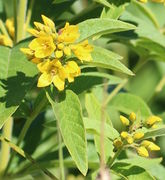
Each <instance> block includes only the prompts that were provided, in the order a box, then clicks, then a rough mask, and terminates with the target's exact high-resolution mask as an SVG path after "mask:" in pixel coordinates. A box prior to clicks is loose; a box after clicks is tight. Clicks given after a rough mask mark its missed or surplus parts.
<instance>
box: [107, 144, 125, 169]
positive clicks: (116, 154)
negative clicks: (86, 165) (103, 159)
mask: <svg viewBox="0 0 165 180" xmlns="http://www.w3.org/2000/svg"><path fill="white" fill-rule="evenodd" d="M122 149H123V147H121V148H119V149H118V150H117V151H116V153H115V154H114V156H113V157H112V158H111V159H110V160H109V161H108V163H107V165H108V167H109V168H111V167H112V165H113V163H114V162H115V160H116V158H117V157H118V156H119V154H120V153H121V151H122Z"/></svg>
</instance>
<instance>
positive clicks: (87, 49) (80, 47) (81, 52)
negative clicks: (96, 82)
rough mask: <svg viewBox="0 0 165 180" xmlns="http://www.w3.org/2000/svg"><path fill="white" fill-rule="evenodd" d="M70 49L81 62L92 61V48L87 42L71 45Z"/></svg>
mask: <svg viewBox="0 0 165 180" xmlns="http://www.w3.org/2000/svg"><path fill="white" fill-rule="evenodd" d="M71 49H72V51H73V53H74V54H75V55H76V57H77V58H78V59H80V60H81V61H91V60H92V56H91V52H92V51H93V47H92V46H91V45H89V44H88V40H85V41H83V42H82V43H79V44H76V45H71Z"/></svg>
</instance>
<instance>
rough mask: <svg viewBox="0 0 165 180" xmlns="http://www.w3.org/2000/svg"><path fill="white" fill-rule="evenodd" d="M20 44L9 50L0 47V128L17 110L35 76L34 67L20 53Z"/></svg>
mask: <svg viewBox="0 0 165 180" xmlns="http://www.w3.org/2000/svg"><path fill="white" fill-rule="evenodd" d="M26 46H27V43H26V42H22V43H20V44H18V45H16V46H15V47H14V48H12V49H10V48H7V47H3V46H0V52H1V53H0V128H1V127H2V126H3V124H4V123H5V120H7V118H8V117H10V116H11V115H12V114H13V113H14V112H15V110H16V109H17V108H18V106H19V104H20V102H21V101H22V99H23V98H24V96H25V94H26V92H27V91H28V89H29V88H30V87H31V86H32V84H33V83H34V80H35V78H34V76H35V75H36V74H37V69H36V67H35V65H33V64H32V63H31V62H29V61H28V60H27V58H26V56H25V55H24V54H23V53H22V52H21V51H20V48H21V47H26Z"/></svg>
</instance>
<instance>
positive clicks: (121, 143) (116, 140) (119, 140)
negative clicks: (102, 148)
mask: <svg viewBox="0 0 165 180" xmlns="http://www.w3.org/2000/svg"><path fill="white" fill-rule="evenodd" d="M113 145H114V146H115V147H116V148H117V149H118V148H120V147H121V146H122V145H123V142H122V141H121V139H115V140H114V141H113Z"/></svg>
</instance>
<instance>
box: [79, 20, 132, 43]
mask: <svg viewBox="0 0 165 180" xmlns="http://www.w3.org/2000/svg"><path fill="white" fill-rule="evenodd" d="M78 27H79V32H80V37H79V39H78V42H80V41H83V40H85V39H88V38H92V37H94V36H98V35H104V34H110V33H114V32H121V31H128V30H131V29H135V26H134V25H132V24H128V23H125V22H122V21H118V20H112V19H100V18H95V19H88V20H86V21H83V22H81V23H79V24H78Z"/></svg>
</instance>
